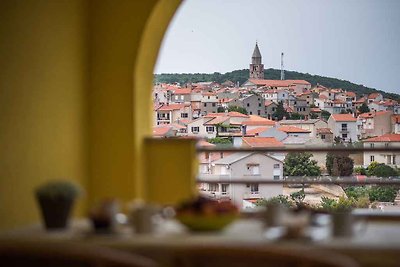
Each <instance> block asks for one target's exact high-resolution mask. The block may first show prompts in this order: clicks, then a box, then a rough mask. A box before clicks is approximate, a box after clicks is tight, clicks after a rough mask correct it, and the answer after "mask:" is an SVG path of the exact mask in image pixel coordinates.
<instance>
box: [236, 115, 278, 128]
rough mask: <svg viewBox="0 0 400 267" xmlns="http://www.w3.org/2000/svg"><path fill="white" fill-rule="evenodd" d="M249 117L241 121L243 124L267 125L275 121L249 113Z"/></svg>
mask: <svg viewBox="0 0 400 267" xmlns="http://www.w3.org/2000/svg"><path fill="white" fill-rule="evenodd" d="M249 117H250V118H249V119H248V120H245V121H243V122H242V124H243V125H269V126H275V122H274V121H272V120H269V119H266V118H263V117H260V116H257V115H249Z"/></svg>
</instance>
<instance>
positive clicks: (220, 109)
mask: <svg viewBox="0 0 400 267" xmlns="http://www.w3.org/2000/svg"><path fill="white" fill-rule="evenodd" d="M217 112H218V113H223V112H225V108H224V107H218V108H217Z"/></svg>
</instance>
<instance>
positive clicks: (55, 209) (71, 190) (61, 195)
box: [35, 181, 81, 230]
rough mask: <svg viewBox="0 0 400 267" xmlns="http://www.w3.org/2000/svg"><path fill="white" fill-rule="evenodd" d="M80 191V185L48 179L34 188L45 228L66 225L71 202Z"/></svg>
mask: <svg viewBox="0 0 400 267" xmlns="http://www.w3.org/2000/svg"><path fill="white" fill-rule="evenodd" d="M80 192H81V190H80V187H79V186H77V185H76V184H74V183H72V182H70V181H50V182H48V183H46V184H43V185H41V186H39V187H38V188H37V189H36V191H35V195H36V199H37V201H38V203H39V207H40V209H41V212H42V218H43V221H44V224H45V226H46V229H48V230H51V229H64V228H66V227H67V224H68V218H69V215H70V213H71V210H72V207H73V204H74V202H75V199H76V197H77V196H78V195H79V194H80Z"/></svg>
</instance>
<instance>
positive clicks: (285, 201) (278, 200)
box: [255, 195, 295, 208]
mask: <svg viewBox="0 0 400 267" xmlns="http://www.w3.org/2000/svg"><path fill="white" fill-rule="evenodd" d="M255 204H256V206H263V207H265V206H268V205H271V204H281V205H283V206H284V207H286V208H293V207H294V206H295V203H293V201H291V200H290V199H289V197H288V196H284V195H279V196H276V197H271V198H268V199H259V200H257V202H256V203H255Z"/></svg>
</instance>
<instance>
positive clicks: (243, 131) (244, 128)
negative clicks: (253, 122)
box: [242, 125, 247, 137]
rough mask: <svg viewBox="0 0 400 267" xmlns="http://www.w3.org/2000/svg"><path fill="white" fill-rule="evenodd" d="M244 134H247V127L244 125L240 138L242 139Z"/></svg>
mask: <svg viewBox="0 0 400 267" xmlns="http://www.w3.org/2000/svg"><path fill="white" fill-rule="evenodd" d="M246 132H247V126H246V125H242V136H243V137H245V136H246Z"/></svg>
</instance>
